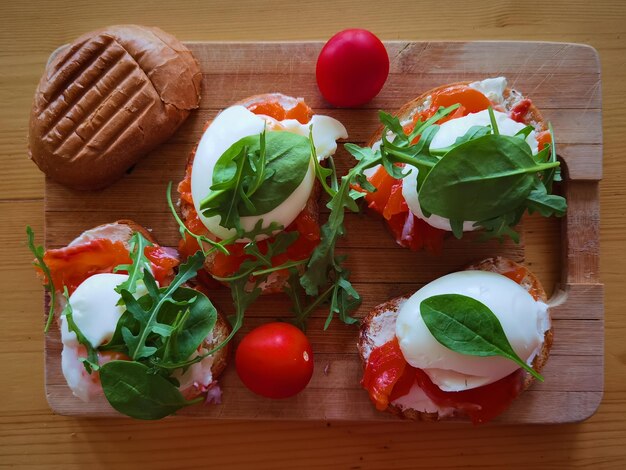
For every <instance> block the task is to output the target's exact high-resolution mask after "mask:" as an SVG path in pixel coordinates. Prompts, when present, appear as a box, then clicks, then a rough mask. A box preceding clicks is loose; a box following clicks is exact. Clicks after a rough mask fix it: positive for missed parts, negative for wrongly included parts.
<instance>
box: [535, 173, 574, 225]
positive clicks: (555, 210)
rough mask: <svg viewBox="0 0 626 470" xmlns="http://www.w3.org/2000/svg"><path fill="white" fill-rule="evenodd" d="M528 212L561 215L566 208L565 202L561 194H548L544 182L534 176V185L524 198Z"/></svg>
mask: <svg viewBox="0 0 626 470" xmlns="http://www.w3.org/2000/svg"><path fill="white" fill-rule="evenodd" d="M526 206H527V207H528V212H529V213H530V214H532V213H533V212H535V211H537V212H539V213H540V214H541V215H542V216H543V217H550V216H552V215H556V216H557V217H561V216H563V215H564V214H565V211H566V209H567V202H566V201H565V198H564V197H562V196H556V195H554V194H548V192H547V190H546V186H545V184H543V183H542V182H541V181H540V180H539V178H535V180H534V185H533V187H532V189H531V190H530V193H529V194H528V197H527V198H526Z"/></svg>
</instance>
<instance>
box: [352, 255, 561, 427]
mask: <svg viewBox="0 0 626 470" xmlns="http://www.w3.org/2000/svg"><path fill="white" fill-rule="evenodd" d="M516 269H518V270H520V271H521V272H523V276H521V277H520V282H518V284H520V285H521V286H522V287H523V288H524V289H526V290H527V291H528V292H529V293H530V294H531V295H532V296H533V297H534V298H535V300H540V301H542V302H546V300H547V296H546V293H545V290H544V289H543V287H542V285H541V283H540V282H539V279H537V277H536V276H535V275H534V274H533V273H532V272H531V271H530V270H529V269H528V268H526V267H525V266H522V265H520V264H518V263H515V262H514V261H511V260H509V259H507V258H504V257H501V256H498V257H493V258H487V259H485V260H482V261H480V262H478V263H474V264H471V265H469V266H468V267H467V268H466V270H480V271H490V272H495V273H498V274H504V273H506V272H510V271H512V270H516ZM516 282H517V281H516ZM410 296H411V295H410V294H407V295H403V296H400V297H395V298H393V299H391V300H388V301H387V302H384V303H382V304H379V305H377V306H376V307H374V309H373V310H372V311H371V312H370V313H369V314H368V315H367V316H366V317H365V318H363V320H362V322H361V328H360V330H359V339H358V344H357V349H358V351H359V356H360V358H361V361H362V364H363V367H364V368H365V365H366V363H367V357H369V351H371V347H372V336H373V334H374V333H375V328H376V326H375V320H376V318H377V317H379V316H380V315H382V314H384V313H385V312H393V314H394V324H395V317H397V313H398V311H399V309H400V306H401V305H402V303H403V301H406V300H407V299H408V298H409V297H410ZM394 334H395V329H394ZM553 338H554V329H553V327H552V325H551V326H550V329H549V330H548V331H546V333H545V335H544V342H543V347H542V349H541V351H540V353H539V354H537V356H536V357H535V359H534V360H533V363H532V367H533V369H534V370H535V371H536V372H539V373H540V372H541V370H542V369H543V368H544V366H545V364H546V362H547V361H548V357H549V355H550V349H551V348H552V342H553ZM523 380H524V382H523V386H522V391H524V390H526V389H528V388H529V387H530V386H531V385H532V383H533V381H534V380H535V379H534V377H533V376H532V375H531V374H529V373H528V372H526V371H524V379H523ZM385 411H388V412H390V413H392V414H394V415H396V416H400V417H403V418H406V419H410V420H414V421H439V420H440V419H442V418H444V417H440V416H439V413H438V412H434V413H425V412H422V411H417V410H414V409H412V408H404V409H402V408H400V407H399V406H395V405H392V404H391V403H390V404H389V406H388V407H387V410H385ZM457 414H459V413H456V412H454V415H457Z"/></svg>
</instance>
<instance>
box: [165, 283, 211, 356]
mask: <svg viewBox="0 0 626 470" xmlns="http://www.w3.org/2000/svg"><path fill="white" fill-rule="evenodd" d="M172 299H173V300H172V301H170V302H168V303H167V304H164V305H163V307H162V308H161V311H160V313H159V318H158V322H159V323H161V324H167V325H172V331H171V333H170V335H169V336H167V337H166V338H165V340H164V341H163V345H162V347H161V348H159V351H157V355H158V356H159V357H161V358H162V359H161V360H162V361H163V362H172V363H174V362H180V361H183V360H186V359H188V358H189V357H190V356H191V355H192V354H193V353H194V352H196V350H197V349H198V346H200V344H202V342H203V341H204V340H205V339H206V337H207V336H208V335H209V333H210V332H211V331H213V328H214V327H215V322H216V320H217V310H216V309H215V307H214V306H213V304H212V303H211V301H210V300H209V299H208V298H207V297H206V296H205V295H204V294H203V293H202V292H199V291H197V290H194V289H189V288H186V287H179V288H178V289H177V290H176V291H175V292H174V293H173V294H172ZM181 306H183V307H184V310H181V308H180V307H181ZM181 312H182V314H181ZM161 351H163V352H162V354H161V353H160V352H161Z"/></svg>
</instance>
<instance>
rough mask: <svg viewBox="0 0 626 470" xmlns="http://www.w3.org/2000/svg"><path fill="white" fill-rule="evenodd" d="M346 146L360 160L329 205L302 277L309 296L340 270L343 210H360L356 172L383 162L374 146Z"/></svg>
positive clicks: (344, 178)
mask: <svg viewBox="0 0 626 470" xmlns="http://www.w3.org/2000/svg"><path fill="white" fill-rule="evenodd" d="M345 148H346V150H348V152H350V153H352V154H353V155H354V156H355V158H357V160H359V161H358V163H357V164H356V165H355V166H354V167H353V168H352V169H351V170H350V171H349V172H348V174H347V175H345V176H343V177H342V178H341V184H340V186H339V190H338V191H337V192H336V194H335V195H334V196H333V197H332V198H331V199H330V201H329V202H328V204H327V205H326V207H328V208H329V209H330V215H329V216H328V221H327V222H326V223H325V224H324V225H322V227H321V230H320V231H321V241H320V243H319V245H317V247H315V250H313V253H312V254H311V258H310V259H309V263H308V264H307V268H306V271H305V273H304V275H303V276H302V277H301V278H300V284H301V285H302V287H304V290H305V292H306V293H307V295H311V296H316V295H317V294H318V292H319V289H320V287H321V286H324V285H326V283H327V281H328V275H329V272H330V271H331V270H335V271H341V268H340V266H339V264H338V263H337V262H336V258H335V245H336V244H337V240H338V238H339V237H341V236H343V234H344V233H345V227H344V225H343V221H344V216H345V212H344V209H345V208H347V209H349V210H351V211H353V212H358V210H359V208H358V206H357V204H356V201H355V200H354V199H353V198H352V194H353V193H352V192H351V191H350V187H351V185H352V184H353V182H354V180H355V178H356V175H358V174H362V173H363V170H365V169H367V168H371V167H372V166H375V165H376V164H378V163H379V162H380V156H379V155H380V153H377V152H373V151H372V150H371V149H369V150H366V149H361V148H360V147H358V146H356V145H354V144H345ZM353 152H354V153H353Z"/></svg>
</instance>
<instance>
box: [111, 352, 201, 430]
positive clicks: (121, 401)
mask: <svg viewBox="0 0 626 470" xmlns="http://www.w3.org/2000/svg"><path fill="white" fill-rule="evenodd" d="M100 381H101V382H102V389H103V390H104V395H105V397H106V399H107V400H108V402H109V403H110V404H111V406H112V407H113V408H115V409H116V410H117V411H119V412H120V413H123V414H125V415H127V416H130V417H132V418H136V419H145V420H153V419H161V418H164V417H165V416H168V415H170V414H172V413H175V412H176V411H178V410H179V409H181V408H183V407H185V406H189V405H192V404H194V403H199V402H201V401H202V400H204V398H203V397H198V398H197V399H195V400H191V401H188V400H185V398H184V397H183V396H182V394H181V393H180V391H179V390H178V388H177V387H176V386H175V385H174V384H172V383H171V382H170V381H169V380H167V379H166V378H164V377H162V376H160V375H158V374H154V373H152V372H151V370H150V368H149V367H147V366H146V365H144V364H141V363H139V362H134V361H111V362H107V363H106V364H104V365H103V366H102V367H101V368H100Z"/></svg>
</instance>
